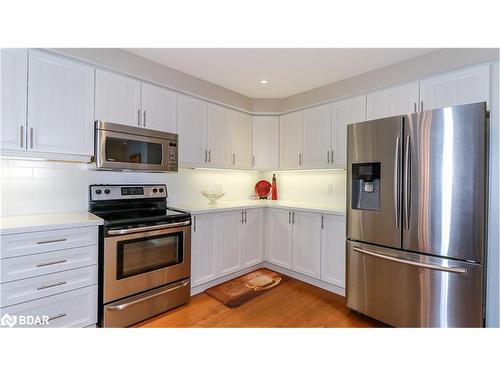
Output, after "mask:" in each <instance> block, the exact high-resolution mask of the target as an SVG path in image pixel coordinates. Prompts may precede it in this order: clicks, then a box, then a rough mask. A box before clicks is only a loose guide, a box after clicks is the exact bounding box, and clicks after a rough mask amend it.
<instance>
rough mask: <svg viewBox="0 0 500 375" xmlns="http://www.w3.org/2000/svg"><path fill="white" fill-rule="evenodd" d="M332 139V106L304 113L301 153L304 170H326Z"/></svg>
mask: <svg viewBox="0 0 500 375" xmlns="http://www.w3.org/2000/svg"><path fill="white" fill-rule="evenodd" d="M331 139H332V106H331V105H330V104H327V105H321V106H319V107H314V108H311V109H307V110H305V111H304V125H303V128H302V153H303V162H302V166H303V167H304V168H328V167H329V166H330V154H329V152H330V150H331Z"/></svg>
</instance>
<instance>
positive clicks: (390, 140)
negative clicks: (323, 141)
mask: <svg viewBox="0 0 500 375" xmlns="http://www.w3.org/2000/svg"><path fill="white" fill-rule="evenodd" d="M402 119H403V117H402V116H397V117H390V118H385V119H380V120H372V121H365V122H361V123H356V124H351V125H348V129H347V142H348V143H347V144H348V152H347V166H348V171H347V180H348V188H347V237H348V238H349V239H352V240H357V241H362V242H366V243H372V244H377V245H381V246H388V247H395V248H400V247H401V214H400V213H401V209H400V208H401V194H400V185H401V183H400V179H401V172H402V166H401V164H402V160H401V154H402V152H401V151H402Z"/></svg>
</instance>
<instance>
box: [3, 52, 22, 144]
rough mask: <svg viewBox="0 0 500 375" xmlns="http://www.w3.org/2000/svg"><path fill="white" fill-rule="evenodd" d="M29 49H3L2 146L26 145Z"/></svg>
mask: <svg viewBox="0 0 500 375" xmlns="http://www.w3.org/2000/svg"><path fill="white" fill-rule="evenodd" d="M27 84H28V50H26V49H7V48H2V49H1V50H0V89H1V90H2V91H1V93H0V98H1V101H2V102H1V103H0V125H1V126H0V128H1V133H0V140H1V144H0V147H1V148H2V149H3V150H24V149H25V148H26V101H27V90H26V85H27Z"/></svg>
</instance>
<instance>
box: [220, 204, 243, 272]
mask: <svg viewBox="0 0 500 375" xmlns="http://www.w3.org/2000/svg"><path fill="white" fill-rule="evenodd" d="M242 216H243V215H242V214H241V212H240V211H226V212H220V213H218V214H216V215H215V219H214V220H215V221H214V235H215V252H216V254H217V273H218V276H224V275H227V274H228V273H232V272H235V271H237V270H238V269H239V268H240V250H239V245H240V244H239V242H240V241H239V226H240V218H241V217H242Z"/></svg>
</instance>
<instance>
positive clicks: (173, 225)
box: [108, 220, 190, 236]
mask: <svg viewBox="0 0 500 375" xmlns="http://www.w3.org/2000/svg"><path fill="white" fill-rule="evenodd" d="M189 224H190V221H189V220H186V221H181V222H179V223H171V224H160V225H151V226H150V227H140V228H131V229H112V230H108V234H109V235H112V236H114V235H117V234H129V233H137V232H146V231H151V230H157V229H166V228H177V227H183V226H186V225H189Z"/></svg>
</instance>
